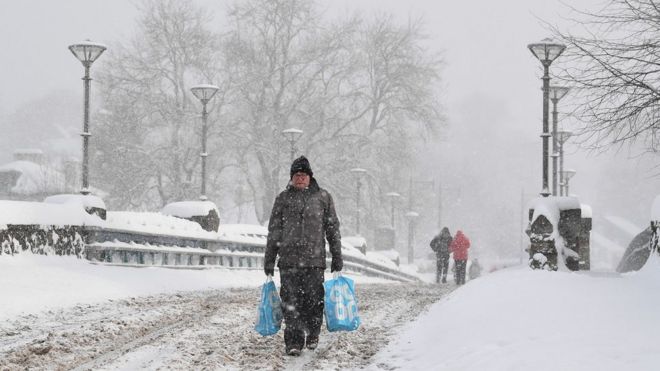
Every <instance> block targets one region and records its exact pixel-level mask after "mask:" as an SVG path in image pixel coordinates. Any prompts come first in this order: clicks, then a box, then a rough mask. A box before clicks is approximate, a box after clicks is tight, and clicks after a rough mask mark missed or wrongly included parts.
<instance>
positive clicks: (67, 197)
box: [44, 194, 105, 210]
mask: <svg viewBox="0 0 660 371" xmlns="http://www.w3.org/2000/svg"><path fill="white" fill-rule="evenodd" d="M44 202H45V203H48V204H75V205H80V206H82V207H95V208H98V209H103V210H105V202H103V200H102V199H101V198H100V197H98V196H93V195H83V194H61V195H54V196H49V197H46V199H44Z"/></svg>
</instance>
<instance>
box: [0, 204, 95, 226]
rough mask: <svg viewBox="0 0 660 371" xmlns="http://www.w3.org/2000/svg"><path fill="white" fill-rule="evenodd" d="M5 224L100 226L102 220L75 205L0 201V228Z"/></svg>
mask: <svg viewBox="0 0 660 371" xmlns="http://www.w3.org/2000/svg"><path fill="white" fill-rule="evenodd" d="M7 224H16V225H57V226H65V225H90V226H101V225H103V220H101V219H100V218H99V217H98V216H96V215H90V214H88V213H87V212H86V211H85V209H84V208H83V207H81V205H77V204H52V203H42V202H26V201H0V226H1V225H7Z"/></svg>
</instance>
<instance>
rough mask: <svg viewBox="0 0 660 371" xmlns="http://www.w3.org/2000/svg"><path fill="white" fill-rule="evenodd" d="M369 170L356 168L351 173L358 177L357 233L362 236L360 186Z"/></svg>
mask: <svg viewBox="0 0 660 371" xmlns="http://www.w3.org/2000/svg"><path fill="white" fill-rule="evenodd" d="M366 172H367V170H365V169H362V168H359V167H356V168H353V169H351V173H353V174H355V175H356V177H357V192H356V194H355V231H356V233H357V235H358V236H359V235H360V186H361V185H362V182H361V178H362V175H364V174H366Z"/></svg>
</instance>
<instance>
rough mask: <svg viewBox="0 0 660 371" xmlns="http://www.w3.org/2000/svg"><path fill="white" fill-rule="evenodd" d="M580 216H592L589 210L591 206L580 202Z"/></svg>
mask: <svg viewBox="0 0 660 371" xmlns="http://www.w3.org/2000/svg"><path fill="white" fill-rule="evenodd" d="M580 211H581V212H580V216H581V217H582V218H592V215H593V212H592V211H591V206H589V205H587V204H580Z"/></svg>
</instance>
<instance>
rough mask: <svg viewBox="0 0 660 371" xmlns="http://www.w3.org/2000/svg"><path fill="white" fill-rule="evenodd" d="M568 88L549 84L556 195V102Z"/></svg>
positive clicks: (553, 186)
mask: <svg viewBox="0 0 660 371" xmlns="http://www.w3.org/2000/svg"><path fill="white" fill-rule="evenodd" d="M568 90H569V88H567V87H565V86H551V87H550V100H551V101H552V195H553V196H556V195H557V178H558V177H559V171H558V170H557V157H559V148H558V147H559V143H558V142H557V102H559V100H560V99H562V98H563V97H564V96H565V95H566V93H568Z"/></svg>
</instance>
